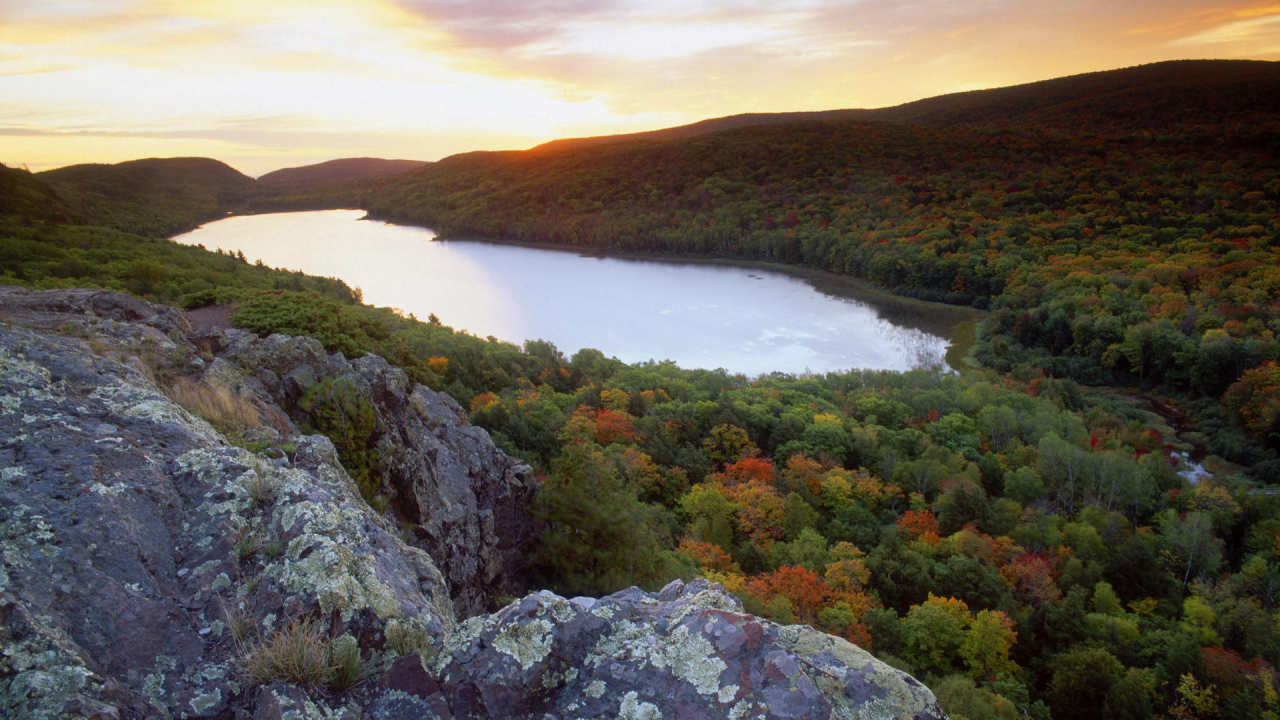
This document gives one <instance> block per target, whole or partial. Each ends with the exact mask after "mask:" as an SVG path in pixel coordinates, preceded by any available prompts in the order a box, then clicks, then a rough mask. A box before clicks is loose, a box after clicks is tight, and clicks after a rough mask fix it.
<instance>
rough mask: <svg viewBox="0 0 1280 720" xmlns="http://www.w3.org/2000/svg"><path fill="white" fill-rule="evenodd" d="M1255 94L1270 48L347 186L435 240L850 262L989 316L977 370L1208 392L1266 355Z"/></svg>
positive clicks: (1276, 125)
mask: <svg viewBox="0 0 1280 720" xmlns="http://www.w3.org/2000/svg"><path fill="white" fill-rule="evenodd" d="M1277 98H1280V65H1277V64H1275V63H1256V62H1252V63H1231V62H1224V63H1167V64H1163V65H1156V66H1147V67H1142V68H1134V69H1130V70H1125V71H1116V72H1113V73H1099V74H1096V75H1089V76H1081V77H1079V78H1067V79H1063V80H1055V81H1049V82H1046V83H1037V84H1033V85H1029V86H1021V87H1019V88H1012V89H1003V90H992V91H982V92H979V93H968V94H965V95H962V96H949V97H947V98H940V99H935V100H929V101H922V102H921V103H915V104H913V105H908V106H903V107H901V108H894V109H890V110H887V111H875V112H874V113H872V114H871V115H872V116H876V117H884V118H904V119H908V120H913V121H920V122H923V123H925V124H907V123H905V122H888V121H875V122H873V121H867V120H824V121H812V122H793V123H783V124H774V125H762V126H755V127H746V128H739V129H733V130H727V131H722V132H716V133H710V134H703V135H698V136H695V137H689V138H677V139H669V140H630V141H621V142H614V143H609V144H602V145H596V146H590V147H582V148H569V149H563V150H557V149H555V148H549V149H535V150H531V151H527V152H513V153H472V154H468V155H461V156H455V157H452V158H447V159H445V160H443V161H441V162H439V163H436V164H435V165H433V166H431V167H428V168H424V169H422V170H419V171H416V172H414V173H410V174H409V175H406V176H404V177H402V178H400V179H397V180H396V181H394V182H390V183H387V184H385V185H383V186H381V187H379V188H376V189H372V190H370V191H369V192H368V193H367V194H366V195H365V196H364V197H363V198H361V199H362V201H363V202H364V206H365V207H367V208H368V209H369V210H370V212H371V213H372V214H373V215H375V216H378V217H384V218H388V219H392V220H396V221H401V222H410V223H420V224H424V225H429V226H431V227H433V228H436V229H437V230H438V231H440V232H441V233H442V234H443V235H444V236H446V237H459V236H465V235H478V236H485V237H493V238H507V239H512V240H521V241H536V242H546V243H554V244H559V245H569V246H578V247H591V248H602V249H607V250H616V251H624V252H644V253H667V254H681V255H702V256H717V257H735V258H748V259H756V260H771V261H777V262H783V263H790V264H800V265H805V266H809V267H814V268H819V269H823V270H830V271H833V272H837V273H842V274H846V275H852V276H854V277H859V278H865V279H866V280H869V281H870V282H872V283H874V284H876V285H878V286H881V287H884V288H887V289H890V290H892V291H894V292H896V293H899V294H902V295H908V296H912V297H918V298H923V299H928V300H938V301H943V302H948V303H957V304H971V305H973V306H975V307H978V308H984V309H990V310H991V311H992V315H991V318H990V319H989V321H988V322H986V323H985V324H984V326H983V327H982V329H981V335H980V343H979V347H978V353H977V356H978V358H979V359H980V360H981V361H982V362H983V363H984V364H985V365H986V366H988V367H991V368H994V369H999V370H1005V371H1007V370H1009V369H1011V368H1013V367H1014V366H1016V365H1020V364H1030V365H1034V366H1038V367H1044V368H1046V369H1047V370H1048V371H1049V372H1050V373H1051V374H1053V375H1054V376H1057V377H1070V378H1073V379H1077V380H1079V381H1082V382H1087V383H1091V384H1098V383H1102V384H1107V383H1111V384H1132V385H1136V384H1142V385H1145V386H1161V387H1163V388H1165V389H1171V390H1188V389H1189V390H1191V391H1192V392H1193V393H1194V394H1198V395H1203V396H1208V397H1212V398H1217V397H1219V396H1220V395H1221V394H1222V393H1223V391H1224V390H1225V389H1226V387H1227V386H1228V385H1229V384H1230V383H1232V382H1233V381H1234V380H1236V379H1238V378H1239V377H1241V375H1242V374H1243V373H1244V372H1245V371H1247V370H1250V369H1252V368H1258V367H1260V366H1263V364H1264V363H1266V362H1269V361H1273V360H1275V359H1276V357H1277V355H1278V354H1280V347H1278V346H1277V344H1276V342H1275V334H1276V332H1277V331H1280V324H1277V323H1280V306H1278V305H1277V304H1276V297H1277V295H1278V294H1280V269H1277V263H1276V258H1277V253H1278V252H1280V234H1278V231H1280V215H1278V214H1277V213H1280V107H1278V106H1277V104H1278V103H1280V100H1278V99H1277ZM1268 367H1269V366H1268ZM1264 372H1266V371H1264ZM1269 417H1270V416H1269ZM1259 422H1261V423H1263V424H1264V425H1265V424H1266V422H1267V421H1265V420H1262V419H1255V421H1254V424H1255V425H1257V424H1258V423H1259ZM1267 427H1268V428H1274V427H1275V426H1267ZM1260 431H1261V432H1262V434H1263V435H1266V434H1268V433H1270V432H1272V430H1271V429H1260Z"/></svg>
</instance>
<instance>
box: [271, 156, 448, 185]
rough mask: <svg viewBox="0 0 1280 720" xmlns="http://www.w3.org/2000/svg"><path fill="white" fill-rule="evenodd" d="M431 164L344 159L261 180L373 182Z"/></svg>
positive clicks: (283, 182) (288, 170) (276, 173)
mask: <svg viewBox="0 0 1280 720" xmlns="http://www.w3.org/2000/svg"><path fill="white" fill-rule="evenodd" d="M427 164H429V163H427V162H425V161H422V160H383V159H381V158H368V157H365V158H343V159H340V160H330V161H328V162H322V163H318V164H316V165H304V166H302V167H294V168H284V169H282V170H276V171H274V172H269V173H267V174H266V175H263V176H262V177H259V178H258V182H259V183H262V184H264V185H279V186H285V187H291V188H301V187H311V186H314V185H330V184H333V183H342V182H349V181H352V180H372V179H376V178H383V177H390V176H392V175H399V174H401V173H405V172H408V171H410V170H415V169H417V168H420V167H422V166H423V165H427Z"/></svg>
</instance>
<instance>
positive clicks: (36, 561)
mask: <svg viewBox="0 0 1280 720" xmlns="http://www.w3.org/2000/svg"><path fill="white" fill-rule="evenodd" d="M296 442H297V446H296V453H295V454H294V456H293V459H292V461H290V460H289V459H288V458H281V459H279V460H277V461H275V462H271V461H268V460H267V459H265V458H263V457H262V456H259V455H255V454H254V453H250V452H247V451H245V450H243V449H241V448H238V447H235V446H233V445H231V444H229V443H228V442H227V441H226V439H225V438H223V437H222V436H221V435H220V434H219V433H218V432H217V431H216V430H214V428H212V427H211V426H209V424H208V423H206V422H204V421H203V420H201V419H199V418H197V417H194V416H193V415H191V414H190V413H188V412H187V411H186V410H184V409H183V408H181V407H179V406H178V405H176V404H174V403H173V402H171V401H170V400H169V399H168V398H167V397H166V396H165V395H163V394H162V393H161V392H159V390H158V389H157V388H156V387H155V386H154V385H153V384H151V383H150V382H149V381H148V380H147V379H145V378H144V377H143V376H142V375H140V374H139V373H137V372H135V371H134V370H132V369H130V368H129V367H127V366H125V365H122V364H120V363H118V362H115V361H112V360H108V359H105V358H102V357H99V356H96V355H94V354H93V353H92V352H90V350H89V348H88V347H87V346H86V344H85V343H82V342H81V341H79V340H76V339H69V338H59V337H51V336H48V335H42V334H39V333H35V332H32V331H28V330H25V329H20V328H15V327H12V326H8V325H0V637H2V638H3V647H4V650H3V653H2V654H0V716H4V717H8V718H50V717H62V716H72V717H79V716H85V717H101V718H111V717H121V718H123V717H149V716H155V717H220V716H221V717H230V716H231V715H232V714H234V713H233V710H234V709H235V708H237V707H243V706H244V705H245V703H247V702H249V700H248V699H247V696H246V695H245V691H246V690H247V688H246V686H245V683H244V682H243V679H242V678H240V677H239V674H238V669H237V666H236V658H237V657H238V656H239V655H240V654H241V650H242V649H243V648H242V647H241V646H240V645H239V644H238V643H237V640H236V639H235V638H233V637H232V635H233V628H232V625H233V623H235V622H238V623H239V624H240V625H241V626H242V627H245V628H252V631H251V633H250V634H257V635H267V634H269V633H270V632H272V631H273V630H277V629H279V628H281V627H282V626H283V625H284V624H286V623H287V622H288V621H289V620H290V619H293V618H302V617H318V618H322V619H324V621H325V622H326V623H327V627H328V628H329V630H330V633H331V634H332V635H334V636H338V635H343V634H349V635H351V636H352V637H353V638H354V639H355V640H356V642H357V644H358V646H360V647H361V648H362V652H364V654H365V655H366V656H367V657H373V656H374V655H375V654H376V653H378V652H380V651H381V650H382V645H383V644H384V642H383V639H384V635H385V631H386V626H387V624H388V623H391V622H394V623H401V624H404V623H411V624H413V625H414V626H416V627H418V628H420V629H421V631H422V632H423V633H425V634H426V635H428V636H430V637H433V638H439V637H441V636H442V635H443V634H444V633H445V632H447V631H448V630H449V629H451V628H452V627H453V626H454V613H453V608H452V606H451V604H450V601H449V591H448V587H447V586H446V584H445V581H444V578H443V577H442V576H441V574H440V572H439V571H438V570H437V569H436V566H435V564H434V563H433V562H432V560H431V558H430V557H429V556H428V555H427V554H426V553H424V552H422V551H421V550H418V549H416V548H413V547H410V546H407V545H406V544H405V543H404V542H403V541H402V540H401V539H400V537H399V535H398V532H397V529H396V528H395V527H394V526H392V525H391V524H390V523H389V522H388V521H387V520H385V519H384V518H383V517H381V516H380V515H378V514H377V513H375V512H373V511H372V510H371V509H370V508H369V507H368V505H366V504H365V503H364V502H363V501H362V500H361V498H360V495H359V493H358V491H357V489H356V487H355V485H354V483H353V482H352V481H351V479H350V478H349V477H347V475H346V473H345V472H344V471H343V469H342V466H341V465H340V464H339V463H338V461H337V458H336V455H335V454H334V449H333V445H332V444H331V443H330V442H329V441H328V440H327V439H325V438H323V437H321V436H313V437H309V438H297V439H296ZM242 639H247V638H242Z"/></svg>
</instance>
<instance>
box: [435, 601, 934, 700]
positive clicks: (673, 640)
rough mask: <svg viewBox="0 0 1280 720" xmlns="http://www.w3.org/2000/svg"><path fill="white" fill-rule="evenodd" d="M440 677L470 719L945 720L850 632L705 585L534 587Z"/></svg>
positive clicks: (450, 655) (449, 653) (451, 649)
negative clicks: (775, 615)
mask: <svg viewBox="0 0 1280 720" xmlns="http://www.w3.org/2000/svg"><path fill="white" fill-rule="evenodd" d="M431 670H432V675H433V676H435V677H437V678H439V680H438V682H439V688H440V692H441V693H442V694H443V696H444V697H446V698H448V699H449V701H450V702H451V704H452V709H453V712H454V713H455V715H456V716H457V717H463V718H526V717H546V716H551V717H557V718H579V717H581V718H597V717H608V718H613V717H621V718H867V719H868V720H870V719H871V718H876V719H883V720H891V719H895V720H913V719H919V720H923V719H925V718H936V717H939V716H940V715H941V711H940V710H939V709H938V706H937V704H936V703H935V702H934V701H933V696H932V694H930V693H929V691H928V690H927V689H925V688H924V687H923V686H922V685H920V683H918V682H916V680H915V679H913V678H911V677H910V676H909V675H906V674H904V673H902V672H899V671H897V670H895V669H893V668H891V667H889V666H887V665H885V664H884V663H882V662H880V661H879V660H876V659H875V658H874V657H872V656H871V654H870V653H867V652H865V651H863V650H861V649H860V648H858V647H857V646H855V645H852V644H850V643H848V642H847V641H845V640H843V639H841V638H837V637H833V636H831V635H827V634H826V633H821V632H818V631H816V630H814V629H813V628H810V627H808V626H804V625H792V626H781V625H777V624H776V623H772V622H769V621H767V620H762V619H760V618H757V617H754V616H752V615H746V614H744V613H743V612H742V605H741V604H740V603H739V602H738V599H737V598H735V597H733V596H732V595H729V594H728V593H726V592H725V591H724V588H722V587H721V586H720V585H718V584H712V583H709V582H707V581H706V580H702V579H698V580H695V581H693V582H691V583H689V584H687V585H686V584H684V583H682V582H680V581H679V580H677V581H674V582H672V583H671V584H670V585H668V586H667V587H666V588H664V589H663V590H662V591H661V592H659V593H646V592H643V591H641V590H638V589H636V588H631V589H629V590H624V591H622V592H619V593H615V594H613V595H610V596H608V597H605V598H601V599H599V600H596V599H592V598H573V599H572V600H566V599H564V598H562V597H559V596H557V595H554V594H552V593H549V592H541V593H534V594H532V595H529V596H527V597H525V598H524V599H523V600H520V601H517V602H514V603H512V604H511V605H509V606H507V607H506V608H504V609H502V610H501V611H499V612H497V613H494V614H492V615H486V616H483V617H478V618H472V619H470V620H468V621H467V622H465V623H463V624H462V626H461V627H460V628H459V629H458V631H457V632H455V633H453V634H451V635H450V636H449V638H448V640H447V641H446V645H445V648H444V651H443V652H442V653H441V654H440V656H439V657H438V658H437V659H436V660H435V662H434V664H433V666H432V667H431Z"/></svg>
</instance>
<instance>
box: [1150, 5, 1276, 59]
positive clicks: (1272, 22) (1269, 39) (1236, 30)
mask: <svg viewBox="0 0 1280 720" xmlns="http://www.w3.org/2000/svg"><path fill="white" fill-rule="evenodd" d="M1171 44H1172V45H1175V46H1191V47H1213V48H1214V49H1215V50H1221V49H1226V48H1224V46H1231V48H1232V49H1237V50H1243V51H1245V52H1253V53H1262V54H1272V53H1280V12H1277V13H1274V14H1269V15H1262V16H1260V17H1251V18H1247V19H1244V20H1235V21H1232V22H1227V23H1223V24H1221V25H1216V26H1214V27H1211V28H1209V29H1207V30H1204V31H1203V32H1199V33H1196V34H1195V35H1191V36H1189V37H1183V38H1179V39H1177V40H1174V41H1173V43H1171Z"/></svg>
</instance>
